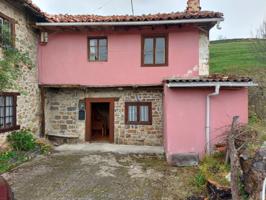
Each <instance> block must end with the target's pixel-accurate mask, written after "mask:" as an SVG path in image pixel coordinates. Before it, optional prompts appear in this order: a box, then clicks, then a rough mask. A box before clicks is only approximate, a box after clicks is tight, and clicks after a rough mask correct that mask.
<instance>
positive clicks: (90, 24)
mask: <svg viewBox="0 0 266 200" xmlns="http://www.w3.org/2000/svg"><path fill="white" fill-rule="evenodd" d="M222 21H224V18H205V19H204V18H203V19H181V20H180V19H179V20H158V21H127V22H38V23H36V25H37V26H40V27H42V26H43V27H45V26H65V27H66V26H135V25H140V26H144V25H164V24H192V23H207V22H215V23H220V22H222Z"/></svg>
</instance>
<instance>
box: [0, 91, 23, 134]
mask: <svg viewBox="0 0 266 200" xmlns="http://www.w3.org/2000/svg"><path fill="white" fill-rule="evenodd" d="M19 95H20V94H19V93H14V92H0V97H4V128H0V133H5V132H9V131H15V130H19V129H20V126H19V125H17V96H19ZM9 96H12V97H13V126H12V127H5V118H6V114H5V113H6V109H5V108H6V97H9Z"/></svg>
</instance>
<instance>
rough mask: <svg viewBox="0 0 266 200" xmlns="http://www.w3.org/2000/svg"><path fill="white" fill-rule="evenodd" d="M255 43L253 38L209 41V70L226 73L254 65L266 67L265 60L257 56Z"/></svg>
mask: <svg viewBox="0 0 266 200" xmlns="http://www.w3.org/2000/svg"><path fill="white" fill-rule="evenodd" d="M255 44H256V40H254V39H245V40H244V39H243V40H222V41H214V42H211V45H210V72H211V73H228V72H231V71H238V70H246V69H253V68H254V67H266V61H265V60H261V59H258V57H257V52H256V50H255V49H254V46H255Z"/></svg>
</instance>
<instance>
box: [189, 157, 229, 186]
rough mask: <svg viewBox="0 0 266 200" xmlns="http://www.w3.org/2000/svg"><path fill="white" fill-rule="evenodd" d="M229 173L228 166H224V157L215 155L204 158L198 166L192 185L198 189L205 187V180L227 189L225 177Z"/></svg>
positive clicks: (227, 183)
mask: <svg viewBox="0 0 266 200" xmlns="http://www.w3.org/2000/svg"><path fill="white" fill-rule="evenodd" d="M229 172H230V166H229V165H226V164H224V155H223V154H222V153H215V154H213V155H210V156H206V157H205V158H204V159H203V160H202V162H201V163H200V166H199V172H198V174H197V175H196V176H195V178H194V183H195V185H196V186H197V187H198V188H203V187H204V186H206V183H207V180H210V181H213V182H215V183H217V184H219V185H221V186H226V187H229V186H230V183H229V181H228V180H227V179H226V175H228V173H229Z"/></svg>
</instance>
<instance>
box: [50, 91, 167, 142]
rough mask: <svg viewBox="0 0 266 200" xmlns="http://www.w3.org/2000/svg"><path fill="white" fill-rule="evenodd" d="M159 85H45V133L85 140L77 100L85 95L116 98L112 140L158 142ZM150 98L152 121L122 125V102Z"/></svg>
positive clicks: (160, 126)
mask: <svg viewBox="0 0 266 200" xmlns="http://www.w3.org/2000/svg"><path fill="white" fill-rule="evenodd" d="M162 95H163V91H162V88H156V89H155V88H153V89H151V88H149V89H148V88H147V89H140V88H138V89H118V88H116V89H47V91H46V103H45V108H46V109H45V120H46V121H45V122H46V135H55V136H65V137H79V139H80V141H85V120H84V121H80V120H78V104H79V101H80V100H84V99H85V98H116V99H117V101H115V116H114V129H115V130H114V142H115V143H116V144H135V145H162V143H163V111H162ZM134 101H144V102H152V119H153V122H152V125H125V102H134Z"/></svg>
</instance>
